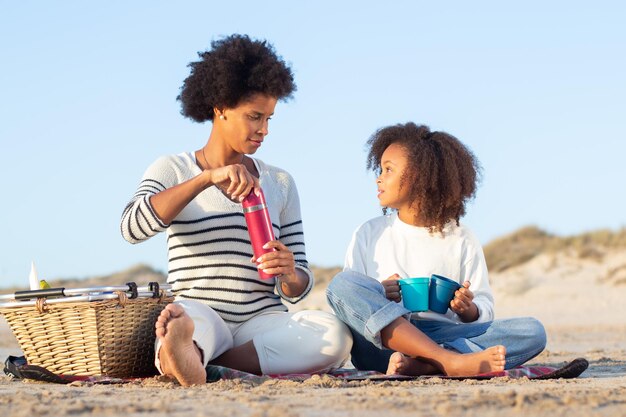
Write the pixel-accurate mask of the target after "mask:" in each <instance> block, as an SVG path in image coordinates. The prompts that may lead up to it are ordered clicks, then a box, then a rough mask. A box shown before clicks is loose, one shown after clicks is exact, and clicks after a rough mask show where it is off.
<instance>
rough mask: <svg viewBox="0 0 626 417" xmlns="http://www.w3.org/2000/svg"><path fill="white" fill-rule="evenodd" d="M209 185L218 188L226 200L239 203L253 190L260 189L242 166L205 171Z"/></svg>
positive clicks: (257, 182)
mask: <svg viewBox="0 0 626 417" xmlns="http://www.w3.org/2000/svg"><path fill="white" fill-rule="evenodd" d="M205 172H206V173H208V175H209V181H210V183H211V184H213V185H215V186H216V187H217V188H219V189H220V190H221V191H222V192H223V193H224V194H225V195H226V196H227V197H228V198H230V199H231V200H233V201H238V202H241V201H243V199H244V198H246V196H247V195H248V194H250V191H252V190H253V189H254V190H255V192H258V190H259V189H260V186H259V179H258V178H256V177H255V176H254V175H252V174H251V173H250V171H248V169H247V168H246V167H245V166H244V165H243V164H234V165H226V166H223V167H219V168H214V169H208V170H205Z"/></svg>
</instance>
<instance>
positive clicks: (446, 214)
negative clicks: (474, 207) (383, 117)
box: [367, 123, 481, 232]
mask: <svg viewBox="0 0 626 417" xmlns="http://www.w3.org/2000/svg"><path fill="white" fill-rule="evenodd" d="M394 143H395V144H398V145H400V146H402V147H403V148H404V150H405V151H406V156H407V161H408V163H407V168H406V170H405V172H404V173H403V176H402V182H401V186H402V187H409V198H410V200H411V201H412V202H413V203H412V204H413V207H415V208H417V209H418V211H419V217H420V219H421V220H422V221H425V222H426V223H427V224H428V225H429V228H430V231H431V232H442V231H443V228H444V226H445V225H446V223H448V222H449V221H451V220H454V221H455V222H456V224H457V225H458V224H459V219H460V218H461V217H462V216H463V215H464V214H465V203H466V201H468V200H471V199H472V198H474V196H475V194H476V188H477V183H478V182H479V180H480V173H481V167H480V164H479V162H478V160H477V159H476V157H475V156H474V154H473V153H472V152H471V151H470V150H469V149H468V148H467V147H465V145H463V144H462V143H461V142H460V141H459V140H458V139H457V138H455V137H454V136H452V135H449V134H448V133H445V132H431V131H430V129H429V128H428V127H427V126H424V125H419V126H418V125H416V124H415V123H406V124H397V125H394V126H388V127H385V128H382V129H380V130H378V131H376V132H375V133H374V134H373V135H372V136H371V137H370V139H369V140H368V141H367V145H368V146H369V154H368V157H367V168H368V169H371V170H373V171H374V172H376V173H377V174H379V173H380V170H381V166H380V163H381V158H382V155H383V152H385V149H387V147H389V145H391V144H394ZM383 212H385V213H386V208H384V209H383Z"/></svg>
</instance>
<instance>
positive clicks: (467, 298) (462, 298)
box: [450, 281, 478, 322]
mask: <svg viewBox="0 0 626 417" xmlns="http://www.w3.org/2000/svg"><path fill="white" fill-rule="evenodd" d="M469 286H470V282H469V281H465V282H464V283H463V286H462V287H461V288H459V289H458V290H456V291H455V293H454V298H453V299H452V301H450V309H451V310H452V311H454V312H455V313H456V314H458V316H459V317H460V318H461V320H463V321H464V322H471V321H476V319H478V307H476V304H474V301H472V300H473V299H474V293H473V292H472V291H470V289H469Z"/></svg>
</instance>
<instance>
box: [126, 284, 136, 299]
mask: <svg viewBox="0 0 626 417" xmlns="http://www.w3.org/2000/svg"><path fill="white" fill-rule="evenodd" d="M126 285H128V290H129V291H130V297H128V298H130V299H131V300H134V299H135V298H137V297H139V294H138V293H137V284H135V283H134V282H127V283H126Z"/></svg>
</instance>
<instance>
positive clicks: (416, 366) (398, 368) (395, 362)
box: [387, 352, 440, 376]
mask: <svg viewBox="0 0 626 417" xmlns="http://www.w3.org/2000/svg"><path fill="white" fill-rule="evenodd" d="M438 372H440V371H439V370H438V369H437V368H436V367H435V366H433V365H431V364H429V363H426V362H422V361H420V360H419V359H415V358H411V357H410V356H405V355H404V354H402V353H400V352H394V353H393V354H392V355H391V357H390V358H389V365H387V375H409V376H419V375H431V374H436V373H438Z"/></svg>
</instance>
